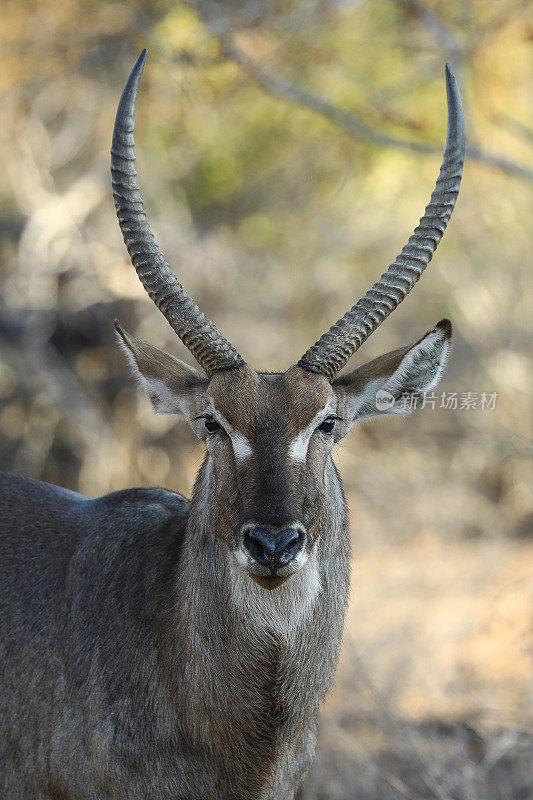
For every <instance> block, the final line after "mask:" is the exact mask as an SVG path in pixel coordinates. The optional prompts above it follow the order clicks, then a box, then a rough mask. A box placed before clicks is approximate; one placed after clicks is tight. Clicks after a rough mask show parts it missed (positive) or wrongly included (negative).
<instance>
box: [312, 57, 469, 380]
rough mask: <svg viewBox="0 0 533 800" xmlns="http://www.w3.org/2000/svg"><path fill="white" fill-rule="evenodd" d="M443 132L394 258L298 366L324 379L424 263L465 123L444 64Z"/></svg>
mask: <svg viewBox="0 0 533 800" xmlns="http://www.w3.org/2000/svg"><path fill="white" fill-rule="evenodd" d="M446 92H447V95H448V133H447V137H446V148H445V150H444V158H443V161H442V165H441V168H440V173H439V177H438V178H437V184H436V186H435V189H434V190H433V194H432V195H431V199H430V201H429V204H428V205H427V206H426V210H425V212H424V216H423V217H422V219H421V220H420V223H419V225H418V227H417V228H415V231H414V233H413V235H412V236H411V237H410V239H409V241H408V242H407V244H406V245H405V247H404V248H403V250H402V252H401V253H400V255H399V256H397V258H396V260H395V261H394V262H393V263H392V264H391V265H390V267H389V268H388V269H387V271H386V272H384V273H383V275H382V276H381V278H380V280H379V281H377V283H375V284H374V285H373V287H372V288H371V289H370V290H369V291H368V292H367V293H366V295H365V296H364V297H362V298H361V299H360V300H358V301H357V303H356V304H355V305H354V306H353V307H352V308H351V309H350V311H347V312H346V314H345V315H344V316H343V317H341V319H339V320H338V321H337V322H336V323H335V324H334V325H332V326H331V328H330V329H329V331H328V332H327V333H324V334H323V335H322V336H321V337H320V339H319V340H318V342H316V344H314V345H313V346H312V347H310V348H309V350H308V351H307V352H306V353H305V355H303V356H302V358H301V359H300V361H299V362H298V366H300V367H303V368H304V369H306V370H309V371H310V372H318V373H321V374H322V375H325V376H326V377H327V378H328V379H329V380H330V381H331V380H332V379H333V378H334V377H335V375H336V374H337V373H338V372H339V370H340V369H342V367H343V366H344V365H345V364H346V362H347V361H348V359H349V358H350V356H352V355H353V354H354V353H355V351H356V350H358V349H359V347H361V345H362V344H363V342H364V341H365V340H366V339H368V337H369V336H370V334H371V333H373V332H374V331H375V330H376V328H377V327H378V326H379V325H381V323H382V322H383V320H384V319H385V318H386V317H388V315H389V314H390V313H391V311H394V309H395V308H396V306H397V305H398V304H399V303H401V302H402V300H403V299H404V298H405V297H406V296H407V295H408V294H409V292H410V291H411V289H412V288H413V286H414V285H415V283H416V282H417V280H418V279H419V278H420V276H421V274H422V272H423V271H424V270H425V268H426V267H427V265H428V264H429V262H430V260H431V257H432V256H433V253H434V252H435V250H436V248H437V245H438V243H439V242H440V240H441V239H442V235H443V233H444V231H445V230H446V225H447V224H448V222H449V219H450V217H451V215H452V211H453V208H454V206H455V201H456V200H457V195H458V193H459V184H460V183H461V176H462V172H463V160H464V152H465V127H464V119H463V109H462V105H461V97H460V95H459V89H458V88H457V83H456V80H455V78H454V76H453V75H452V72H451V70H450V67H449V65H448V64H446Z"/></svg>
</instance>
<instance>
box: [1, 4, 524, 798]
mask: <svg viewBox="0 0 533 800" xmlns="http://www.w3.org/2000/svg"><path fill="white" fill-rule="evenodd" d="M532 38H533V20H532V18H531V15H530V9H529V12H528V7H527V4H526V3H525V2H522V0H498V2H488V0H465V1H462V2H455V1H454V0H452V1H450V0H446V2H445V1H444V0H420V2H419V0H398V1H397V2H394V1H393V0H390V1H389V0H385V1H384V0H366V1H365V0H300V2H297V1H296V0H271V2H266V0H265V1H263V0H253V1H252V0H250V1H249V2H245V0H231V1H226V2H224V3H213V2H211V3H206V2H200V0H198V2H194V3H181V2H175V1H174V2H170V0H156V1H155V2H153V1H149V0H141V1H140V2H139V1H137V2H122V3H121V2H100V0H92V1H90V0H71V1H70V2H68V3H58V2H56V1H55V0H54V2H52V0H49V1H47V0H34V1H33V2H30V0H16V2H15V1H14V0H3V2H2V14H1V16H0V40H1V47H0V97H1V107H2V124H1V126H0V149H1V154H2V155H1V159H0V467H1V468H2V469H5V470H11V471H16V472H20V473H23V474H25V475H29V476H33V477H36V478H41V479H43V480H46V481H50V482H52V483H57V484H61V485H63V486H66V487H69V488H72V489H75V490H78V491H81V492H84V493H86V494H89V495H98V494H102V493H105V492H109V491H113V490H115V489H119V488H123V487H126V486H131V485H154V484H157V485H164V486H166V487H168V488H171V489H174V490H176V491H179V492H182V493H184V494H186V495H189V494H190V491H191V486H192V482H193V480H194V475H195V473H196V470H197V469H198V467H199V465H200V463H201V460H202V455H203V453H202V447H201V446H200V445H199V444H198V443H197V442H196V441H195V439H194V437H193V435H192V433H191V432H190V431H189V430H188V429H187V428H186V427H185V426H184V425H181V424H179V423H178V424H175V422H174V420H173V419H172V418H169V417H164V416H159V417H157V416H154V415H152V412H151V408H150V405H149V402H148V401H147V400H146V399H145V398H144V397H141V396H139V393H138V391H137V390H136V388H135V386H133V385H132V381H131V380H130V377H129V375H128V371H127V369H126V367H125V364H124V363H123V361H122V359H121V357H120V354H119V353H118V350H117V347H116V344H115V341H114V336H113V324H112V321H113V318H114V317H119V318H120V320H121V321H122V322H123V323H124V325H125V326H126V327H127V328H128V329H129V330H130V331H132V332H134V333H135V334H136V335H137V336H139V337H141V338H145V339H147V340H149V341H150V342H152V343H153V344H156V345H158V346H159V347H163V348H166V349H168V350H169V351H171V352H173V353H174V354H176V355H178V356H179V357H180V358H183V359H185V360H187V361H189V362H190V361H191V357H190V355H189V353H188V351H186V350H185V348H184V347H183V346H182V345H181V343H180V342H179V340H178V339H177V337H176V336H175V334H174V333H173V332H172V330H171V329H170V328H169V326H168V325H167V323H166V322H165V321H164V319H163V317H162V316H161V315H160V314H159V312H158V311H157V310H156V308H155V306H153V305H152V303H151V302H150V301H149V299H148V297H147V296H146V295H145V294H144V291H143V290H142V288H141V285H140V283H139V281H138V279H137V277H136V275H135V273H134V270H133V268H132V267H131V265H130V263H129V260H128V257H127V253H126V250H125V247H124V245H123V243H122V240H121V236H120V232H119V228H118V224H117V222H116V219H115V212H114V208H113V202H112V198H111V189H110V178H109V144H110V138H111V131H112V126H113V120H114V113H115V109H116V104H117V102H118V98H119V96H120V92H121V88H122V85H123V82H124V80H125V78H126V76H127V74H128V72H129V70H130V68H131V66H132V64H133V61H134V59H135V57H136V55H137V54H138V52H139V50H140V49H141V48H142V47H144V46H146V47H148V49H149V59H148V62H147V68H146V70H145V76H144V79H143V85H142V89H141V95H140V101H139V107H138V113H137V134H136V140H137V161H138V171H139V173H140V183H141V186H142V188H143V195H144V200H145V205H146V207H147V210H148V215H149V218H150V220H151V224H152V228H153V229H154V232H155V233H156V236H157V239H158V241H159V244H160V246H161V248H162V249H163V251H164V252H165V254H166V256H167V258H168V260H169V261H170V263H171V264H172V265H173V266H174V268H175V270H176V271H177V274H178V276H179V278H180V280H182V282H183V283H184V285H185V286H186V287H187V289H188V290H189V292H190V293H191V294H192V295H193V296H194V298H195V299H196V300H197V302H198V303H199V305H200V307H201V308H202V310H203V311H204V312H205V313H206V314H207V315H208V316H209V317H211V318H212V319H213V320H214V321H215V322H216V324H217V325H218V326H219V327H220V328H221V330H222V331H223V332H224V334H225V335H226V336H227V337H228V338H229V339H230V340H231V341H232V342H233V344H234V345H235V346H236V348H237V349H238V350H239V351H240V352H241V353H242V354H243V355H244V356H245V357H246V358H248V359H249V360H250V361H251V362H252V363H253V364H254V366H256V367H258V368H261V369H278V370H279V369H284V368H286V367H288V366H289V365H290V364H291V363H294V362H295V361H296V360H297V359H298V358H299V357H300V355H301V354H302V353H303V352H304V351H305V350H306V349H307V347H308V346H309V345H310V344H311V343H312V342H314V341H315V340H316V339H317V338H318V336H319V335H320V334H321V333H322V332H323V331H324V330H325V329H326V328H328V327H329V325H330V324H331V323H332V322H333V321H334V320H336V319H337V318H338V317H339V316H340V315H341V314H342V313H343V312H344V311H345V310H346V309H347V307H348V306H350V305H352V304H353V303H354V302H355V301H356V300H357V299H358V298H359V297H360V296H361V295H362V294H364V292H365V291H366V290H367V288H368V287H369V286H370V284H371V283H372V282H373V281H374V280H375V279H376V278H377V276H378V275H379V274H380V273H381V272H382V271H383V270H384V269H385V268H386V266H387V265H388V264H389V263H390V261H391V260H392V259H393V258H394V256H395V255H396V254H397V253H398V252H399V250H400V249H401V247H402V245H403V244H404V242H405V241H406V240H407V238H408V236H409V234H410V233H411V231H412V229H413V228H414V226H415V224H416V223H417V221H418V218H419V217H420V215H421V214H422V212H423V209H424V206H425V204H426V202H427V201H428V199H429V195H430V192H431V190H432V188H433V185H434V180H435V178H436V176H437V172H438V167H439V164H440V159H441V152H442V147H443V142H444V134H445V125H446V108H445V84H444V72H443V70H444V63H445V62H446V61H449V62H450V63H451V66H452V69H453V70H454V72H455V74H456V76H457V78H458V81H459V85H460V88H461V92H462V96H463V101H464V105H465V113H466V119H467V131H468V145H469V155H468V157H467V161H466V165H465V171H464V178H463V185H462V189H461V194H460V196H459V201H458V204H457V207H456V211H455V213H454V216H453V219H452V222H451V224H450V228H449V231H448V232H447V233H446V236H445V237H444V240H443V242H442V244H441V246H440V248H439V251H438V253H437V255H436V257H435V259H434V262H433V263H431V265H430V267H429V268H428V271H427V274H426V275H425V276H424V278H423V279H422V281H421V282H420V285H419V286H417V288H416V290H415V291H414V292H413V293H412V295H411V296H410V297H409V298H408V299H407V300H406V302H405V303H403V304H402V305H401V306H400V307H399V309H398V310H397V311H396V313H395V314H394V315H393V316H392V317H391V318H390V320H388V321H387V323H386V324H385V325H383V326H382V328H380V329H379V330H378V331H377V332H376V333H375V335H374V336H372V338H371V339H370V340H369V342H368V343H367V344H366V345H365V346H364V348H363V349H362V351H361V352H360V353H358V354H357V356H356V357H355V359H353V361H352V364H351V365H350V366H352V367H353V366H355V364H356V363H361V362H362V361H364V360H368V359H370V358H373V357H374V356H376V355H379V354H380V353H382V352H385V351H387V350H389V349H393V348H395V347H398V346H401V345H403V344H406V343H408V342H410V341H414V340H415V339H416V338H418V337H419V336H421V335H422V334H423V333H424V332H425V330H427V329H428V328H430V327H432V326H433V325H434V324H435V322H436V321H437V320H438V319H440V318H441V317H443V316H449V317H450V318H451V319H452V320H453V323H454V343H455V344H454V350H453V353H452V357H451V360H450V364H449V369H448V371H447V373H446V376H445V378H444V381H443V382H442V384H441V385H440V386H439V389H438V391H437V393H436V394H437V398H438V399H437V402H436V403H435V408H431V407H429V406H428V407H426V408H425V409H423V410H421V411H419V412H418V413H417V414H414V415H413V416H411V417H409V418H408V419H406V420H401V419H391V420H387V421H385V420H375V421H370V422H368V423H366V424H364V425H361V426H360V427H359V428H358V429H357V430H356V431H354V432H353V433H352V434H351V436H350V437H349V438H348V439H346V440H344V441H343V442H342V444H341V446H340V447H339V448H338V451H337V463H338V465H339V467H340V471H341V474H342V475H343V477H344V481H345V485H346V490H347V496H348V501H349V506H350V513H351V529H352V535H353V545H354V568H353V578H352V586H353V588H352V598H351V603H350V608H349V613H348V623H347V630H346V636H345V643H344V649H343V653H342V657H341V663H340V667H339V672H338V678H337V682H336V686H335V688H334V690H333V692H332V693H331V696H330V697H329V699H328V701H327V703H326V705H325V708H324V710H323V713H322V724H321V733H320V750H319V755H318V759H317V762H316V765H315V767H314V770H313V772H312V774H311V775H310V778H309V780H308V782H307V784H306V787H305V790H304V791H303V795H302V797H303V800H319V799H320V800H389V799H390V800H396V799H397V798H411V799H412V800H420V798H436V799H437V800H463V799H464V800H493V799H494V800H526V799H527V798H531V797H533V789H532V770H531V765H532V763H533V747H532V741H533V739H532V733H533V731H532V727H533V726H532V724H531V721H532V710H533V703H532V697H533V680H532V671H531V655H532V638H531V621H532V619H531V617H532V608H533V602H532V601H533V577H532V569H531V567H532V565H533V503H532V490H533V473H532V461H533V459H532V454H533V434H532V416H531V410H532V408H531V389H532V382H533V377H532V376H533V371H532V365H531V357H532V348H531V343H532V312H533V309H532V303H531V296H532V289H533V281H532V278H531V256H530V252H531V249H530V248H531V245H530V232H531V211H532V205H531V200H532V197H531V189H532V185H533V159H532V145H533V122H532V118H531V116H530V115H528V111H529V109H530V107H531V82H532V81H531V78H532V71H531V67H532V59H531V40H532ZM442 392H444V393H445V397H446V400H448V399H449V397H450V394H451V393H456V398H457V406H456V407H455V408H454V402H451V403H450V402H447V403H442V400H441V394H442ZM468 393H470V394H468ZM483 393H485V394H486V395H487V396H490V397H491V401H490V402H488V404H487V403H485V404H484V403H483V401H482V395H483ZM465 397H466V398H470V400H468V399H466V400H465ZM443 406H444V407H443ZM446 406H447V407H446Z"/></svg>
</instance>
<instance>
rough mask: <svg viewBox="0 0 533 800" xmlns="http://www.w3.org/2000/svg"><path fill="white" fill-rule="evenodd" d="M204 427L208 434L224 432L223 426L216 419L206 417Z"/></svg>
mask: <svg viewBox="0 0 533 800" xmlns="http://www.w3.org/2000/svg"><path fill="white" fill-rule="evenodd" d="M204 425H205V429H206V431H207V432H208V433H216V432H217V431H221V430H222V426H221V425H219V424H218V422H217V421H216V419H215V418H214V417H204Z"/></svg>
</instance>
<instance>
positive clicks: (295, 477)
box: [195, 367, 337, 588]
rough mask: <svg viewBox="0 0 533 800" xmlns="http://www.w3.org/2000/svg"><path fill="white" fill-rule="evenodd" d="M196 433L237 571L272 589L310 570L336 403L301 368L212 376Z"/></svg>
mask: <svg viewBox="0 0 533 800" xmlns="http://www.w3.org/2000/svg"><path fill="white" fill-rule="evenodd" d="M195 422H196V425H195V430H196V432H197V433H198V435H200V436H202V438H204V440H205V442H206V446H207V449H208V452H209V454H210V455H211V457H212V460H213V466H214V474H215V485H216V506H217V511H216V513H217V519H220V520H223V521H224V524H222V525H220V531H221V532H224V531H225V534H223V535H225V537H226V542H227V544H228V546H229V547H230V549H231V551H232V552H233V554H234V556H235V558H236V559H237V561H238V563H239V564H240V565H242V566H243V567H244V568H245V569H246V570H248V572H249V573H250V575H251V576H252V577H253V578H254V579H255V580H256V581H257V582H258V583H260V584H261V585H263V586H265V587H267V588H274V587H275V586H277V585H279V584H280V583H282V582H283V581H284V580H286V579H287V578H288V577H289V576H290V575H292V574H294V573H295V572H297V571H298V570H300V569H301V568H302V567H303V566H304V565H305V563H306V562H307V560H308V558H309V555H310V553H311V552H312V550H313V548H314V546H315V542H316V535H317V534H316V531H317V524H316V523H317V519H318V518H319V516H320V512H321V510H322V509H323V506H324V501H325V492H326V490H325V484H324V472H325V466H326V460H327V458H328V456H329V454H330V452H331V448H332V446H333V442H334V431H335V425H336V422H337V402H336V396H335V393H334V391H333V389H332V387H331V385H330V384H329V382H328V381H327V380H326V379H325V378H324V377H323V376H320V375H312V374H310V373H306V372H305V371H304V370H302V369H300V368H299V367H296V368H293V369H290V370H288V372H286V373H284V374H265V373H257V372H255V371H254V370H253V369H252V368H251V367H243V368H241V369H237V370H232V371H229V372H222V373H220V374H218V375H215V376H213V378H212V379H211V381H210V384H209V387H208V389H207V391H206V394H205V408H204V409H203V411H202V413H201V415H200V416H199V418H198V419H196V420H195Z"/></svg>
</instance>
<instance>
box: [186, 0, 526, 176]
mask: <svg viewBox="0 0 533 800" xmlns="http://www.w3.org/2000/svg"><path fill="white" fill-rule="evenodd" d="M188 2H189V5H190V6H191V7H192V8H194V9H195V10H196V12H197V13H198V15H199V16H200V18H201V19H202V20H203V22H204V23H205V25H206V27H207V29H208V30H209V32H210V33H211V35H212V36H213V37H214V38H215V39H217V41H218V42H219V44H220V48H221V52H222V54H223V55H224V56H225V57H226V58H227V59H229V60H230V61H233V62H234V63H235V64H237V65H238V66H239V67H241V68H242V69H243V70H244V71H245V72H246V73H247V74H248V76H249V77H250V78H251V79H252V80H253V81H255V82H256V83H257V84H259V85H260V86H261V87H262V88H263V89H264V90H265V91H266V92H267V93H268V94H270V95H272V96H273V97H278V98H280V99H281V100H285V101H287V102H290V103H294V104H296V105H299V106H303V107H304V108H309V109H311V110H312V111H315V112H316V113H318V114H321V115H322V116H323V117H325V118H326V119H329V120H330V121H331V122H333V123H334V124H335V125H337V126H338V127H339V128H341V129H342V130H343V131H344V132H345V133H347V134H348V135H349V136H350V137H351V138H352V139H354V140H355V141H359V142H367V143H369V144H375V145H378V146H379V147H392V148H397V149H401V150H410V151H412V152H415V153H424V154H428V153H440V152H441V150H442V148H441V146H440V145H433V144H428V143H425V142H417V141H413V140H408V139H403V138H400V137H397V136H392V135H390V134H387V133H384V132H383V131H380V130H376V129H375V128H372V127H371V126H370V125H368V124H367V123H366V122H363V120H361V119H360V118H358V117H356V116H355V115H354V114H353V113H351V112H349V111H346V110H345V109H343V108H340V107H339V106H337V105H335V104H334V103H332V102H331V101H330V100H328V99H327V98H326V97H323V96H322V95H320V94H318V93H316V92H313V91H311V90H310V89H307V88H306V87H303V86H298V85H297V84H295V83H291V82H290V81H286V80H284V79H283V78H280V77H279V75H277V74H276V72H275V71H274V70H272V69H271V68H270V67H264V66H262V65H261V64H258V63H257V61H255V60H254V59H253V58H251V57H250V56H249V55H248V54H247V53H246V52H245V51H244V50H243V49H242V48H241V47H240V46H239V45H238V44H237V42H236V41H235V37H234V36H233V30H232V28H231V25H230V23H229V21H228V20H227V19H226V18H225V17H223V16H221V15H220V10H219V7H218V6H216V5H215V4H214V3H212V2H206V0H188ZM466 154H467V157H468V158H469V159H470V160H472V161H479V162H481V163H484V164H488V165H489V166H491V167H495V168H496V169H499V170H501V171H502V172H505V173H507V174H509V175H516V176H518V177H520V178H524V179H525V180H528V181H531V182H532V183H533V168H530V167H527V166H525V165H523V164H518V163H516V162H515V161H512V160H511V159H508V158H506V157H505V156H499V155H495V154H492V153H488V152H487V151H486V150H484V149H483V148H482V147H481V146H479V145H469V146H468V147H467V148H466Z"/></svg>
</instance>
